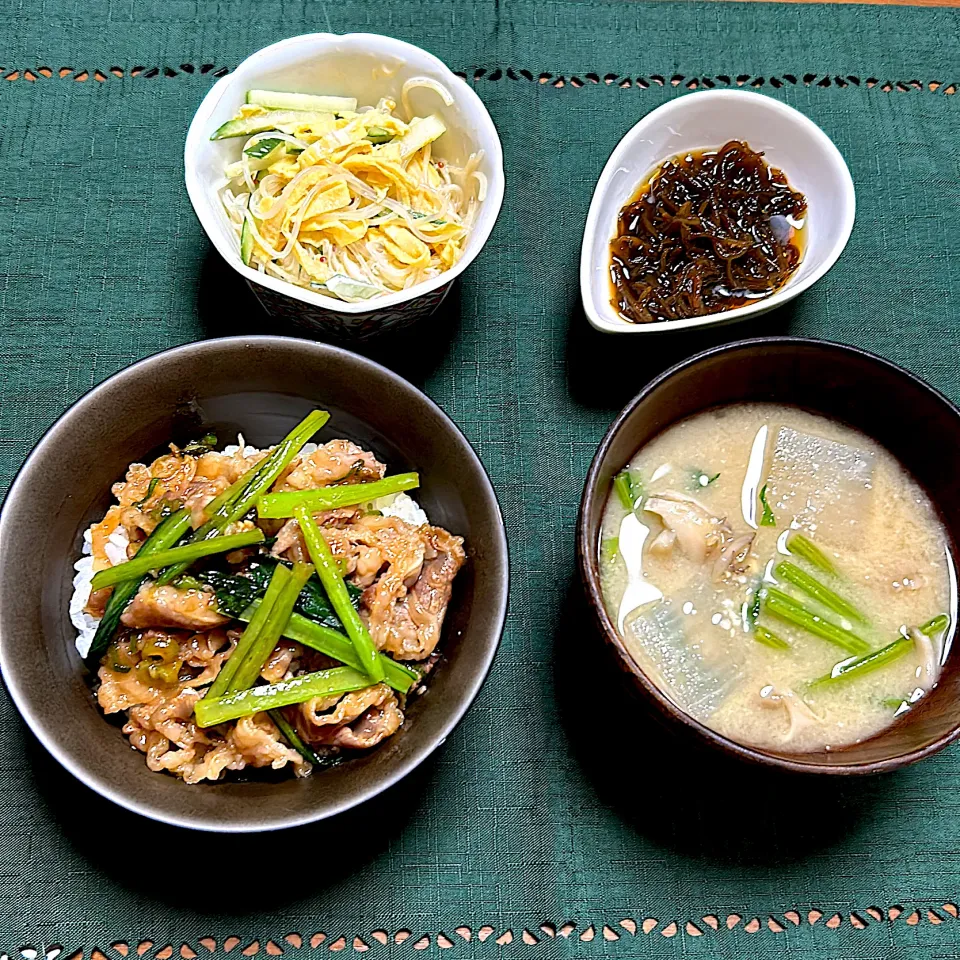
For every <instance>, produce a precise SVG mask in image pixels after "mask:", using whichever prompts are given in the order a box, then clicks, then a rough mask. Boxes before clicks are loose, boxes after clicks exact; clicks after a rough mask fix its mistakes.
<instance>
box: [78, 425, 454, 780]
mask: <svg viewBox="0 0 960 960" xmlns="http://www.w3.org/2000/svg"><path fill="white" fill-rule="evenodd" d="M327 419H328V415H327V414H326V413H325V412H323V411H319V410H316V411H313V412H312V413H311V414H310V415H309V416H307V417H306V418H305V419H304V420H303V421H302V422H301V423H300V424H299V425H298V426H297V427H296V428H294V430H293V431H292V432H291V433H290V434H288V436H287V437H286V438H284V439H283V440H282V441H281V442H280V443H278V444H277V445H276V446H274V447H271V448H269V449H265V450H261V449H256V448H254V447H251V446H249V445H247V444H246V443H245V442H244V440H243V437H242V436H241V437H238V438H237V442H236V443H235V444H233V445H227V446H224V447H222V449H219V450H218V449H217V447H218V446H219V443H218V438H217V437H216V436H214V435H206V436H203V437H201V438H199V439H198V440H196V441H194V442H191V443H189V444H187V445H185V446H183V447H182V448H178V447H177V446H175V445H172V444H171V445H170V448H169V452H168V453H165V454H163V455H161V456H159V457H157V458H156V459H154V460H153V461H152V462H151V463H149V464H143V463H131V464H130V466H129V467H128V469H127V471H126V474H125V476H124V478H123V479H122V480H119V481H118V482H117V483H115V484H114V485H113V487H112V494H113V497H114V498H115V500H116V503H115V504H113V505H112V506H110V508H109V509H108V510H107V512H106V514H105V515H104V516H103V518H102V519H101V520H99V521H98V522H96V523H94V524H93V525H92V526H91V527H90V528H89V529H88V530H87V531H86V532H85V534H84V541H83V543H84V545H83V555H82V556H81V557H80V559H79V560H77V562H76V564H75V569H76V576H75V579H74V592H73V597H72V600H71V604H70V616H71V620H72V622H73V624H74V626H75V627H76V629H77V648H78V650H79V652H80V654H81V656H83V657H84V658H85V660H86V662H87V664H88V666H89V668H90V670H91V672H92V673H93V674H95V677H96V696H97V700H98V702H99V705H100V707H101V708H102V709H103V711H104V713H106V714H108V715H117V716H118V717H120V718H122V730H123V734H124V735H125V736H126V737H127V738H128V739H129V741H130V743H131V745H132V746H133V747H134V748H136V749H137V750H139V751H141V752H143V753H144V754H145V755H146V763H147V765H148V767H149V768H150V769H151V770H154V771H158V772H161V771H167V772H169V773H171V774H174V775H176V776H178V777H180V778H182V779H183V780H184V781H186V782H187V783H199V782H201V781H205V780H207V781H210V780H218V779H221V778H225V777H229V776H236V775H237V773H238V772H239V771H244V770H247V771H249V770H250V769H252V768H253V769H255V768H272V769H274V770H289V771H292V773H293V774H294V775H296V776H298V777H302V776H306V775H308V774H310V773H311V771H313V770H315V769H316V768H318V767H323V766H325V765H328V764H332V763H336V762H337V760H338V759H340V758H343V757H347V756H352V755H356V754H357V752H358V751H365V750H369V749H370V748H372V747H374V746H376V745H377V744H378V743H380V742H382V741H383V740H384V739H385V738H387V737H390V736H392V735H394V734H395V733H396V732H397V731H398V730H399V729H400V727H401V726H402V724H403V722H404V710H405V707H406V704H407V702H408V700H409V698H410V697H412V696H415V695H416V694H417V693H419V692H422V691H423V689H424V685H425V682H426V677H427V674H428V673H429V672H430V670H431V668H432V667H433V665H434V664H435V662H436V660H437V657H438V656H439V654H438V642H439V640H440V636H441V630H442V626H443V620H444V615H445V613H446V609H447V606H448V604H449V601H450V596H451V589H452V583H453V580H454V578H455V577H456V575H457V572H458V571H459V570H460V568H461V567H462V565H463V564H464V562H465V559H466V558H465V553H464V549H463V540H462V538H460V537H458V536H455V535H453V534H451V533H449V532H448V531H446V530H444V529H443V528H441V527H437V526H432V525H431V524H430V523H429V521H428V519H427V517H426V515H425V514H424V512H423V510H422V509H421V508H420V507H419V505H418V504H417V503H416V502H415V501H414V500H413V499H412V498H411V497H410V496H409V495H408V494H407V493H406V492H405V491H407V490H411V489H413V488H415V487H416V486H417V485H418V482H419V481H418V477H417V475H416V474H415V473H405V474H395V475H392V476H387V475H386V465H385V464H384V463H381V462H380V461H379V460H377V458H376V456H375V455H374V454H373V453H372V452H370V451H368V450H364V449H362V448H361V447H359V446H358V445H356V444H355V443H353V442H352V441H350V440H348V439H335V440H331V441H329V442H326V443H323V444H320V445H318V444H317V443H313V442H311V438H313V436H314V435H315V434H316V432H317V431H318V430H319V429H320V428H321V427H322V426H323V425H324V424H325V423H326V421H327Z"/></svg>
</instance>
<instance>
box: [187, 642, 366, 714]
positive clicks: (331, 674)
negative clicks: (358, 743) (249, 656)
mask: <svg viewBox="0 0 960 960" xmlns="http://www.w3.org/2000/svg"><path fill="white" fill-rule="evenodd" d="M231 659H232V658H231ZM229 662H230V661H229V660H228V661H227V663H229ZM221 672H222V671H221ZM369 686H370V677H369V676H367V674H365V673H361V672H360V671H358V670H354V669H353V668H352V667H334V668H333V669H332V670H318V671H317V672H316V673H306V674H304V675H303V676H300V677H294V678H293V679H292V680H281V681H280V682H279V683H269V684H265V685H263V686H260V687H253V688H251V689H249V690H241V691H238V692H236V693H229V694H226V695H225V696H218V697H211V696H210V695H209V694H208V695H207V696H206V697H204V698H203V699H202V700H200V701H199V702H198V703H197V704H196V706H195V707H194V715H195V716H196V718H197V724H198V725H199V726H201V727H213V726H216V725H217V724H218V723H226V722H227V721H228V720H237V719H239V718H240V717H247V716H250V714H253V713H261V712H263V711H266V710H277V709H279V708H280V707H289V706H292V705H293V704H295V703H303V702H304V701H306V700H312V699H313V698H314V697H333V696H340V695H341V694H344V693H350V692H351V691H352V690H362V689H363V688H364V687H369Z"/></svg>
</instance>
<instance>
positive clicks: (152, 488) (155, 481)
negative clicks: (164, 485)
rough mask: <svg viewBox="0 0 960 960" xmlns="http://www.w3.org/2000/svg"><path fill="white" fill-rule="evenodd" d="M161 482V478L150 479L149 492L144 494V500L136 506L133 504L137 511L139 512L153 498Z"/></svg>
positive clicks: (139, 501)
mask: <svg viewBox="0 0 960 960" xmlns="http://www.w3.org/2000/svg"><path fill="white" fill-rule="evenodd" d="M159 482H160V478H159V477H151V478H150V482H149V483H148V484H147V492H146V493H145V494H144V497H143V499H142V500H138V501H137V502H136V503H135V504H133V506H134V507H136V509H137V510H139V509H140V508H141V507H142V506H143V505H144V504H145V503H146V502H147V501H148V500H149V499H150V498H151V497H152V496H153V494H154V491H155V490H156V489H157V484H158V483H159Z"/></svg>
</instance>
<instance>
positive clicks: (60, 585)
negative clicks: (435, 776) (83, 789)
mask: <svg viewBox="0 0 960 960" xmlns="http://www.w3.org/2000/svg"><path fill="white" fill-rule="evenodd" d="M314 407H321V408H323V409H325V410H329V411H330V413H331V419H330V422H329V423H328V424H327V425H326V426H325V427H324V428H323V430H322V431H321V432H320V433H319V434H318V435H317V437H316V438H315V439H317V440H318V441H320V442H323V441H325V440H329V439H332V438H334V437H345V438H348V439H351V440H353V441H355V442H356V443H358V444H359V445H360V446H362V447H363V448H364V449H368V450H372V451H373V452H374V453H375V454H376V455H377V456H378V458H379V459H380V460H381V461H383V462H385V463H386V464H387V465H388V471H389V472H390V473H395V472H400V471H403V470H417V471H419V473H420V478H421V486H420V488H419V489H418V490H416V491H415V494H416V497H417V499H418V500H419V502H420V503H421V505H422V506H423V508H424V509H425V510H426V512H427V514H428V515H429V517H430V521H431V522H432V523H434V524H436V525H439V526H443V527H445V528H446V529H447V530H449V531H451V532H452V533H455V534H458V535H460V536H462V537H463V538H464V540H465V549H466V552H467V562H466V564H465V565H464V567H463V569H462V570H461V571H460V573H459V575H458V576H457V578H456V581H455V582H454V588H453V596H452V600H451V602H450V606H449V608H448V610H447V616H446V621H445V624H444V628H443V636H442V639H441V641H440V645H439V647H438V649H439V650H440V652H441V654H442V657H441V659H440V661H439V663H438V664H437V666H436V668H435V669H434V670H433V671H432V673H431V676H430V678H429V690H428V693H427V695H425V696H423V697H417V698H415V699H413V700H412V701H411V702H410V704H408V709H407V711H406V721H405V723H404V725H403V726H402V727H401V729H400V730H399V731H398V732H397V733H396V734H395V735H394V736H392V737H389V738H388V739H386V740H385V741H383V742H382V743H381V744H380V745H379V746H377V747H375V748H374V749H373V750H370V751H367V752H366V753H363V754H360V755H358V756H357V757H356V758H355V759H351V760H348V761H346V762H344V763H342V764H341V765H339V766H335V767H333V768H331V769H327V770H321V771H317V772H314V774H313V775H312V776H310V777H307V778H305V779H300V780H297V779H294V778H293V776H292V774H291V775H290V776H289V777H285V778H284V779H279V778H278V777H276V776H274V777H272V778H267V779H258V778H257V777H256V776H254V775H252V776H251V777H250V778H248V779H245V780H242V781H241V780H236V779H233V780H221V781H218V782H216V783H210V782H204V783H201V784H196V785H188V784H185V783H184V782H183V781H181V780H178V779H176V778H175V777H173V776H171V775H169V774H166V773H155V772H152V771H150V770H149V769H148V768H147V766H146V764H145V762H144V755H143V754H142V753H139V752H137V751H135V750H133V749H132V748H131V747H130V745H129V744H128V743H127V741H126V739H125V737H124V736H123V735H122V733H121V731H120V729H119V727H118V725H115V724H111V723H110V722H109V721H108V720H107V719H106V718H105V717H104V715H103V714H102V712H101V711H100V709H99V708H98V706H97V703H96V700H95V697H94V695H93V693H92V687H91V677H90V675H89V674H88V673H87V671H86V670H85V668H84V667H83V665H82V663H81V660H80V658H79V655H78V654H77V652H76V649H75V646H74V638H75V634H76V631H75V630H74V629H73V627H72V625H71V622H70V617H69V613H68V603H69V599H70V595H71V590H72V578H73V575H74V573H73V563H74V561H75V560H76V559H77V558H78V556H79V554H80V550H81V542H82V536H83V532H84V530H86V529H87V527H88V526H89V525H90V524H91V523H92V522H94V521H95V520H98V519H99V518H100V517H102V516H103V514H104V511H105V510H106V508H107V506H108V505H109V503H110V502H111V500H110V485H111V484H112V483H113V482H115V481H116V480H118V479H120V478H122V476H123V475H124V473H125V471H126V468H127V465H128V464H129V463H130V462H132V461H138V460H140V461H143V460H146V462H149V459H150V458H151V457H152V456H156V455H157V454H158V453H160V452H162V451H163V449H164V448H165V446H166V444H168V443H169V442H170V441H171V440H173V441H179V442H181V443H182V442H183V441H184V440H186V439H189V438H195V437H197V436H199V435H200V434H201V433H202V432H203V428H205V427H214V428H217V432H218V435H219V436H220V437H221V438H226V439H221V443H232V442H235V439H234V438H235V437H236V433H237V431H240V432H242V433H243V434H244V436H245V438H246V441H247V442H248V443H250V444H252V445H254V446H260V447H266V446H269V445H271V444H274V443H276V442H277V441H278V440H279V439H281V438H282V437H283V435H284V434H286V433H287V432H288V431H289V430H290V429H291V428H292V427H293V426H294V424H296V423H297V422H298V421H299V420H300V419H302V417H303V416H304V415H305V414H306V413H307V412H308V411H309V410H310V409H312V408H314ZM0 546H2V550H0V610H2V620H0V624H2V626H0V667H2V670H3V676H4V680H5V681H6V685H7V689H8V691H9V692H10V694H11V696H12V697H13V700H14V701H15V703H16V705H17V707H18V708H19V710H20V713H21V714H22V715H23V717H24V719H25V720H26V722H27V723H28V724H29V726H30V728H31V729H32V730H33V732H34V733H35V734H36V735H37V737H38V738H39V739H40V741H41V742H42V743H43V744H44V746H45V747H46V748H47V749H48V750H49V751H50V752H51V753H52V754H53V755H54V757H56V759H57V760H59V761H60V762H61V763H62V764H63V765H64V766H65V767H66V768H67V769H68V770H70V771H71V772H72V773H73V774H75V775H76V776H77V777H79V778H80V779H81V780H82V781H83V782H84V783H86V784H87V785H88V786H90V787H92V788H93V789H94V790H96V791H98V792H99V793H101V794H102V795H104V796H106V797H108V798H110V799H111V800H114V801H116V802H117V803H119V804H121V805H122V806H124V807H127V808H129V809H131V810H134V811H136V812H138V813H142V814H145V815H147V816H149V817H153V818H155V819H157V820H162V821H165V822H168V823H173V824H179V825H182V826H188V827H193V828H199V829H207V830H218V831H237V832H239V831H257V830H270V829H277V828H281V827H289V826H294V825H297V824H303V823H307V822H310V821H313V820H319V819H321V818H324V817H328V816H331V815H333V814H336V813H338V812H341V811H343V810H346V809H348V808H350V807H352V806H354V805H356V804H358V803H360V802H361V801H363V800H366V799H368V798H370V797H372V796H374V795H375V794H377V793H379V792H380V791H382V790H383V789H385V788H386V787H389V786H390V785H391V784H394V783H396V782H397V781H398V780H399V779H400V778H401V777H403V776H405V775H406V774H407V773H409V772H410V771H411V770H412V769H413V768H414V767H416V766H417V765H418V764H419V763H421V761H423V760H424V759H425V758H426V757H427V756H428V755H429V754H430V753H431V752H432V751H433V750H434V749H435V748H436V747H438V746H439V745H440V744H441V743H443V741H444V739H445V738H446V737H447V736H448V735H449V733H450V732H451V731H452V730H453V728H454V727H455V726H456V724H457V723H458V721H459V720H460V718H461V717H462V716H463V714H464V712H465V711H466V709H467V707H468V706H469V705H470V703H471V702H472V701H473V699H474V697H475V696H476V694H477V692H478V691H479V689H480V686H481V684H482V683H483V680H484V678H485V677H486V675H487V672H488V670H489V669H490V665H491V663H492V660H493V657H494V654H495V652H496V649H497V645H498V643H499V641H500V635H501V631H502V629H503V621H504V616H505V613H506V604H507V580H508V570H507V563H508V561H507V545H506V537H505V533H504V527H503V520H502V518H501V515H500V509H499V507H498V505H497V500H496V496H495V494H494V491H493V489H492V487H491V485H490V481H489V480H488V478H487V475H486V472H485V471H484V468H483V466H482V465H481V463H480V460H479V459H478V458H477V456H476V454H475V453H474V451H473V450H472V448H471V447H470V444H469V443H468V442H467V441H466V439H465V438H464V437H463V435H462V434H461V433H460V431H459V430H458V429H457V427H456V426H455V425H454V424H453V422H452V421H451V420H450V419H449V418H448V417H447V416H446V415H445V414H444V413H443V412H442V411H441V410H440V409H439V407H437V406H436V405H435V404H434V403H433V402H432V401H431V400H429V399H428V398H427V397H426V396H425V395H424V394H423V393H421V392H420V391H419V390H417V389H416V388H415V387H413V386H411V385H410V384H409V383H407V382H406V381H405V380H403V379H401V378H400V377H398V376H397V375H395V374H393V373H391V372H390V371H389V370H387V369H385V368H384V367H381V366H379V365H378V364H375V363H373V362H371V361H369V360H366V359H364V358H362V357H358V356H356V355H354V354H351V353H349V352H347V351H345V350H341V349H338V348H336V347H331V346H327V345H323V344H318V343H312V342H308V341H304V340H298V339H293V338H282V337H243V338H231V339H223V340H211V341H206V342H202V343H196V344H190V345H188V346H183V347H178V348H176V349H173V350H169V351H166V352H165V353H160V354H157V355H156V356H153V357H150V358H148V359H146V360H143V361H141V362H140V363H137V364H135V365H134V366H132V367H130V368H128V369H126V370H124V371H123V372H121V373H119V374H117V375H116V376H114V377H111V378H110V379H109V380H107V381H106V382H105V383H103V384H101V385H100V386H99V387H97V388H95V389H94V390H92V391H91V392H90V393H88V394H87V395H86V396H84V397H83V398H82V399H81V400H79V401H78V402H77V403H76V404H75V405H74V406H73V407H71V409H70V410H68V411H67V412H66V413H65V414H64V415H63V416H62V417H61V418H60V420H58V421H57V423H56V424H54V426H53V427H52V428H51V429H50V430H49V431H48V432H47V434H46V435H45V436H44V438H43V439H42V440H41V441H40V443H39V444H38V445H37V447H36V449H35V450H34V451H33V453H32V454H31V455H30V457H29V458H28V459H27V462H26V463H25V464H24V466H23V468H22V469H21V471H20V473H19V475H18V476H17V478H16V480H15V482H14V484H13V486H12V487H11V489H10V491H9V493H8V495H7V498H6V502H5V504H4V507H3V513H2V517H0ZM282 772H283V773H287V771H282ZM254 773H255V772H254Z"/></svg>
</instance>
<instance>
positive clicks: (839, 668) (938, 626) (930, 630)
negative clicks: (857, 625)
mask: <svg viewBox="0 0 960 960" xmlns="http://www.w3.org/2000/svg"><path fill="white" fill-rule="evenodd" d="M949 623H950V618H949V617H948V616H947V615H946V614H943V613H942V614H940V615H939V616H936V617H934V618H933V619H932V620H928V621H927V622H926V623H925V624H923V626H922V627H919V630H920V633H923V634H925V635H926V636H928V637H935V636H937V634H939V633H942V632H943V631H944V630H946V628H947V625H948V624H949ZM914 647H915V644H914V641H913V638H912V637H905V636H899V637H897V639H896V640H894V641H893V642H892V643H888V644H887V645H886V646H885V647H881V648H880V649H879V650H874V651H872V652H871V653H868V654H866V655H865V656H862V657H857V658H856V659H854V660H843V661H841V662H840V663H838V664H837V665H836V666H835V667H834V668H833V669H832V670H831V671H830V673H828V674H826V675H825V676H822V677H818V678H817V679H816V680H812V681H810V683H808V684H807V686H808V687H810V688H815V687H824V686H834V685H835V684H837V683H839V682H840V681H842V680H855V679H856V678H857V677H862V676H864V675H865V674H867V673H873V671H874V670H879V669H880V668H881V667H885V666H887V664H889V663H894V662H895V661H896V660H899V659H900V658H901V657H903V656H905V655H906V654H908V653H909V652H910V651H911V650H913V649H914ZM901 702H902V701H901ZM898 706H899V703H898Z"/></svg>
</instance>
